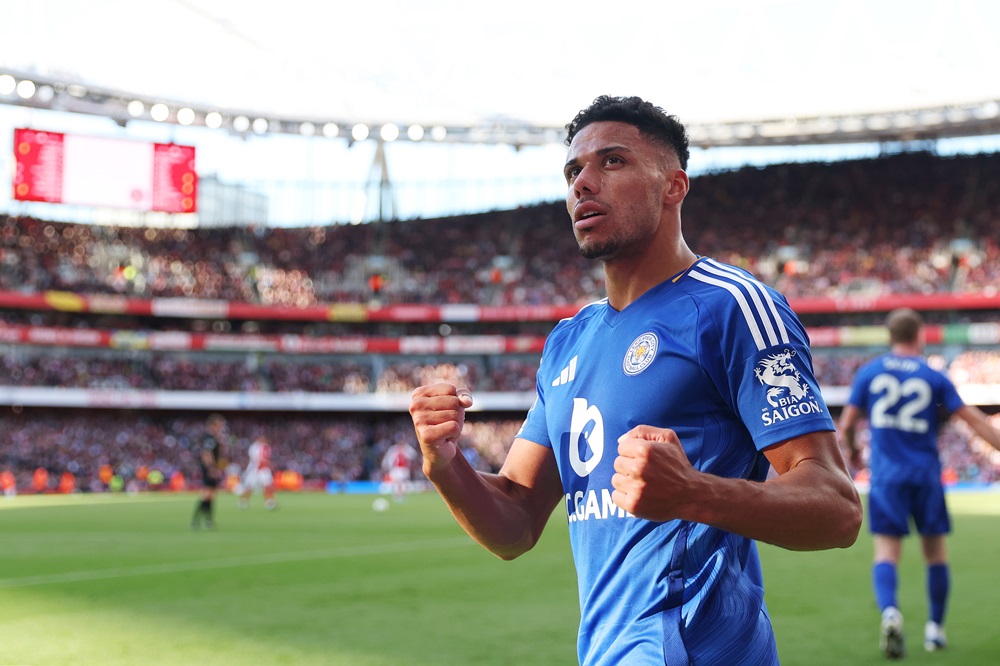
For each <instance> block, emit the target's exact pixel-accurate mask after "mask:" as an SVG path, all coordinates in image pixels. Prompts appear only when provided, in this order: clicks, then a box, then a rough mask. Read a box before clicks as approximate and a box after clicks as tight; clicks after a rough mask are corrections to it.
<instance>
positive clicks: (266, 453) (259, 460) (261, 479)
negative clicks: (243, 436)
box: [238, 435, 278, 510]
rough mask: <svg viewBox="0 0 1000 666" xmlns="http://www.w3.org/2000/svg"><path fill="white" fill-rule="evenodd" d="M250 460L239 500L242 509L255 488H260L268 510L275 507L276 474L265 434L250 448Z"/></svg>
mask: <svg viewBox="0 0 1000 666" xmlns="http://www.w3.org/2000/svg"><path fill="white" fill-rule="evenodd" d="M247 455H248V456H249V458H250V460H249V462H247V468H246V471H244V472H243V479H242V480H241V482H240V486H241V490H240V498H239V500H238V503H239V507H240V508H241V509H245V508H247V506H249V501H250V496H251V495H253V493H254V491H255V490H259V491H260V492H261V493H262V494H263V495H264V507H265V508H267V509H268V510H273V509H275V508H276V507H277V506H278V505H277V502H276V501H275V499H274V474H273V473H272V472H271V444H270V443H269V442H268V441H267V437H265V436H264V435H260V436H258V437H257V438H256V439H255V440H254V441H253V444H251V445H250V448H249V449H248V450H247Z"/></svg>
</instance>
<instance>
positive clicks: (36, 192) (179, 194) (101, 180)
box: [13, 129, 198, 213]
mask: <svg viewBox="0 0 1000 666" xmlns="http://www.w3.org/2000/svg"><path fill="white" fill-rule="evenodd" d="M14 159H15V170H14V181H13V196H14V199H15V200H17V201H43V202H48V203H61V204H72V205H78V206H94V207H106V208H127V209H131V210H140V211H162V212H166V213H193V212H196V211H197V209H198V205H197V202H198V175H197V172H196V171H195V149H194V147H193V146H180V145H177V144H163V143H147V142H142V141H132V140H126V139H112V138H106V137H95V136H82V135H75V134H63V133H60V132H46V131H42V130H33V129H15V130H14Z"/></svg>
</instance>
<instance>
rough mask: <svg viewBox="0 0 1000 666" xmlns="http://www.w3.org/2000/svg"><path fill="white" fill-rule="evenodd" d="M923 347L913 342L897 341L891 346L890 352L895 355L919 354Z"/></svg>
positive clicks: (921, 352)
mask: <svg viewBox="0 0 1000 666" xmlns="http://www.w3.org/2000/svg"><path fill="white" fill-rule="evenodd" d="M923 351H924V350H923V348H922V347H921V346H920V345H919V344H917V343H915V342H897V343H896V344H894V345H893V346H892V353H893V354H895V355H897V356H920V355H921V354H923Z"/></svg>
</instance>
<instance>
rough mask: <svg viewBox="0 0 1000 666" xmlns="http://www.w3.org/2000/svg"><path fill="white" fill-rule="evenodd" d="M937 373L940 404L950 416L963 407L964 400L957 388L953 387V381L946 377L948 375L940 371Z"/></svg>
mask: <svg viewBox="0 0 1000 666" xmlns="http://www.w3.org/2000/svg"><path fill="white" fill-rule="evenodd" d="M938 374H939V375H940V376H941V398H942V405H943V406H944V408H945V410H946V411H947V412H948V414H949V416H950V415H951V414H954V413H955V412H957V411H958V410H959V409H961V408H962V407H964V406H965V401H964V400H963V399H962V396H961V395H959V393H958V389H957V388H956V387H955V383H954V382H953V381H951V379H949V378H948V375H946V374H944V373H940V372H939V373H938Z"/></svg>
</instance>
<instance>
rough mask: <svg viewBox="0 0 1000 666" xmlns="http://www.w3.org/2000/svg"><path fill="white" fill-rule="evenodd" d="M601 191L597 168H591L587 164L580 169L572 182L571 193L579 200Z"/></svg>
mask: <svg viewBox="0 0 1000 666" xmlns="http://www.w3.org/2000/svg"><path fill="white" fill-rule="evenodd" d="M600 189H601V174H600V170H599V169H597V168H591V166H590V165H589V164H586V165H584V166H583V167H582V168H581V169H580V173H578V174H577V176H576V178H575V179H574V180H573V192H574V194H575V195H576V198H577V199H579V198H580V197H582V196H583V195H585V194H596V193H597V192H599V191H600Z"/></svg>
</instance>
